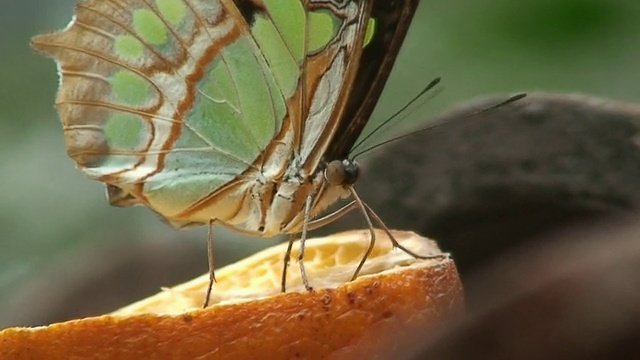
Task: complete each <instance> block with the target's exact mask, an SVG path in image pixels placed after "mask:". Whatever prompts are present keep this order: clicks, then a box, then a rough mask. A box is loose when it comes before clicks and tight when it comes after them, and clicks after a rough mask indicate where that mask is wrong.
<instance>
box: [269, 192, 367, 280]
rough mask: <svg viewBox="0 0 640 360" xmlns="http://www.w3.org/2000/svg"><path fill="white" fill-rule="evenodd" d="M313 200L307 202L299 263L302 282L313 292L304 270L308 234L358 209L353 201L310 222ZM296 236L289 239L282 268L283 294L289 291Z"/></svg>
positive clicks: (308, 198)
mask: <svg viewBox="0 0 640 360" xmlns="http://www.w3.org/2000/svg"><path fill="white" fill-rule="evenodd" d="M313 200H314V196H313V195H310V196H308V197H307V200H306V202H305V217H304V222H303V231H302V233H301V236H300V252H299V253H298V257H297V260H298V263H299V264H300V272H301V275H302V282H303V284H304V285H305V288H306V289H307V290H313V288H312V287H311V286H310V285H309V279H308V278H307V277H306V269H305V268H304V261H303V258H304V244H305V241H306V237H307V236H306V234H307V232H308V231H311V230H315V229H318V228H321V227H323V226H325V225H329V224H331V223H332V222H334V221H336V220H338V219H340V218H341V217H343V216H344V215H346V214H348V213H349V212H350V211H351V210H353V209H355V208H356V206H355V205H356V202H355V201H351V202H350V203H348V204H346V205H345V206H343V207H341V208H339V209H337V210H336V211H334V212H331V213H330V214H327V215H325V216H322V217H320V218H318V219H313V220H310V211H311V204H313ZM295 235H296V234H292V235H291V236H290V237H289V245H288V246H287V251H286V253H285V255H284V261H283V267H282V279H281V283H280V290H281V291H282V292H286V289H287V269H288V268H289V264H290V262H291V250H292V248H293V243H294V242H295V240H296V237H295Z"/></svg>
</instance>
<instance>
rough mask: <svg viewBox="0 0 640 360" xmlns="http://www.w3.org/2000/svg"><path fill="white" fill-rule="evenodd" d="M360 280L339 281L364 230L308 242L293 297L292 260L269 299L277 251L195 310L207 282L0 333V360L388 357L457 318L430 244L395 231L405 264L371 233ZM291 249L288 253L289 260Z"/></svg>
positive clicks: (231, 277)
mask: <svg viewBox="0 0 640 360" xmlns="http://www.w3.org/2000/svg"><path fill="white" fill-rule="evenodd" d="M376 234H377V243H376V247H375V249H374V251H373V253H372V254H371V256H370V257H369V259H368V260H367V262H366V263H365V266H364V267H363V269H362V272H361V275H360V276H359V277H358V279H356V280H354V281H349V279H350V277H351V275H352V273H353V271H354V270H355V267H356V265H357V263H358V261H359V260H360V258H361V256H362V254H363V253H364V251H365V250H366V247H367V245H368V231H349V232H344V233H339V234H334V235H331V236H328V237H324V238H316V239H310V240H308V241H307V249H306V253H305V254H306V256H305V260H304V261H305V266H306V268H307V273H308V276H309V280H310V282H311V285H312V286H314V288H315V289H316V290H315V291H313V292H307V291H305V290H304V288H303V287H302V284H301V279H300V274H299V271H297V266H296V264H295V262H292V265H291V268H290V271H289V274H290V276H288V284H287V289H288V290H287V291H288V292H287V293H280V273H281V270H282V256H283V254H284V251H285V249H286V244H279V245H276V246H274V247H271V248H269V249H266V250H264V251H262V252H259V253H257V254H255V255H252V256H250V257H248V258H246V259H244V260H241V261H239V262H237V263H235V264H232V265H229V266H227V267H224V268H222V269H219V270H218V271H217V272H216V275H217V279H218V282H217V283H216V284H215V285H214V290H213V296H212V301H211V304H212V305H211V306H210V307H208V308H206V309H202V308H200V306H201V303H202V300H203V297H204V293H205V290H206V286H207V283H208V275H203V276H202V277H199V278H196V279H194V280H191V281H189V282H187V283H184V284H182V285H178V286H175V287H173V288H170V289H164V290H163V291H162V292H160V293H159V294H157V295H154V296H152V297H149V298H147V299H144V300H141V301H139V302H137V303H134V304H131V305H129V306H126V307H124V308H122V309H119V310H117V311H115V312H113V313H111V314H108V315H103V316H98V317H89V318H84V319H80V320H72V321H67V322H63V323H57V324H52V325H49V326H43V327H35V328H8V329H5V330H3V331H1V332H0V358H1V359H45V358H46V359H76V358H98V359H100V358H104V359H155V358H171V359H256V358H269V359H291V358H306V359H327V358H330V359H352V358H372V357H380V356H384V354H392V351H394V350H397V349H398V348H399V347H402V346H405V345H406V342H407V339H409V338H413V335H415V333H416V331H418V330H419V331H420V332H421V336H428V334H429V332H430V331H435V330H436V329H437V328H438V327H441V326H443V324H444V323H446V322H448V321H451V320H452V319H454V318H457V317H459V316H460V315H461V314H462V313H463V303H464V302H463V291H462V285H461V282H460V279H459V277H458V274H457V271H456V268H455V265H454V263H453V261H452V260H451V259H450V258H449V257H448V256H446V254H442V253H441V252H440V250H439V249H438V247H437V245H435V243H434V242H432V241H430V240H427V239H425V238H422V237H420V236H418V235H416V234H415V233H412V232H401V231H394V232H393V234H394V237H395V238H396V239H397V240H398V241H399V242H400V243H401V244H402V245H403V246H405V247H407V248H408V249H410V250H412V251H415V252H416V253H419V254H424V255H441V256H439V257H435V258H431V259H415V258H413V257H411V256H410V255H408V254H406V253H405V252H403V251H401V250H399V249H394V248H393V247H392V246H391V242H390V241H389V240H388V239H387V238H386V236H385V234H384V232H381V231H378V232H377V233H376ZM296 253H297V248H296V247H295V246H294V251H293V258H295V255H296Z"/></svg>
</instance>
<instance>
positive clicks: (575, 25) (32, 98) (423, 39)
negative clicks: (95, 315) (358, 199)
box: [0, 0, 640, 325]
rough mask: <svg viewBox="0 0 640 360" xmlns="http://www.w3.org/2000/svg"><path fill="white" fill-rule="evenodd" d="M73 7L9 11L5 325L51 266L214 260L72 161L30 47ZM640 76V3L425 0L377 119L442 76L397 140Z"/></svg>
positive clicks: (2, 209)
mask: <svg viewBox="0 0 640 360" xmlns="http://www.w3.org/2000/svg"><path fill="white" fill-rule="evenodd" d="M73 4H74V1H73V0H56V1H43V0H39V1H37V0H22V1H16V0H13V1H8V2H7V1H5V2H4V3H3V4H2V5H0V7H1V9H2V11H0V31H1V34H2V36H0V49H2V50H0V51H1V52H2V56H0V147H1V148H0V149H1V151H2V154H3V155H4V156H2V157H0V228H1V229H2V250H0V325H1V324H2V319H3V314H7V313H8V312H10V311H11V309H10V308H8V305H7V304H9V302H10V300H11V298H12V296H13V294H15V293H19V292H20V289H21V288H22V287H25V286H26V285H27V284H29V283H30V282H32V281H36V280H37V279H38V278H39V277H40V276H41V275H42V274H43V273H45V272H47V271H49V270H48V269H51V268H53V267H52V266H53V265H52V264H55V263H74V262H81V261H82V260H83V259H82V258H81V257H79V256H78V255H77V254H79V252H78V250H77V249H79V248H84V247H87V246H89V245H88V244H92V243H101V242H106V243H118V242H121V243H124V242H142V241H150V242H154V241H182V242H184V243H185V244H193V243H197V244H198V246H202V248H203V253H202V257H203V260H204V259H205V253H204V248H205V239H206V231H205V229H199V230H193V231H189V232H177V231H173V230H171V229H170V228H169V227H167V226H166V225H164V224H162V223H161V222H160V221H158V220H157V219H156V218H155V216H154V215H153V214H151V213H150V212H149V211H146V210H145V209H141V208H134V209H116V208H111V207H109V205H108V204H107V202H106V201H105V199H104V194H103V188H102V186H101V184H98V183H96V182H93V181H90V180H88V179H86V178H85V177H84V176H83V175H82V174H81V173H80V172H78V171H76V170H75V169H74V165H73V162H72V161H71V160H70V159H68V158H67V156H66V153H65V148H64V144H63V138H62V130H61V127H60V125H59V122H58V121H57V117H56V114H55V111H54V109H53V102H54V96H55V91H56V86H57V83H58V80H57V75H56V72H55V66H54V63H53V62H52V61H51V60H48V59H45V58H44V57H42V56H39V55H37V54H35V53H34V52H33V51H32V50H31V49H30V48H29V39H30V37H31V36H33V35H36V34H38V33H42V32H48V31H53V30H55V29H59V28H61V27H63V26H64V25H65V24H66V23H67V22H68V21H69V19H70V17H71V14H72V12H73ZM638 65H640V3H639V2H638V1H637V0H609V1H602V0H520V1H511V0H485V1H474V0H448V1H445V0H431V1H428V0H423V1H422V4H421V7H420V9H419V10H418V14H417V15H416V17H415V19H414V23H413V26H412V28H411V31H410V34H409V36H408V38H407V40H406V41H405V45H404V48H403V50H402V53H401V55H400V58H399V59H398V62H397V66H396V68H395V70H394V72H393V74H392V77H391V79H390V81H389V83H388V86H387V88H386V89H385V92H384V94H383V97H382V98H381V100H380V102H379V107H378V109H376V112H375V114H374V116H373V119H374V120H375V121H380V120H383V119H385V118H387V117H388V116H390V115H391V114H393V112H394V111H395V110H397V109H398V108H400V107H401V106H402V105H403V104H404V103H406V101H407V100H409V99H410V98H412V97H413V96H414V95H415V94H417V93H418V92H419V91H420V90H421V89H422V88H423V87H424V86H425V85H426V84H427V83H428V82H429V81H430V80H432V79H433V78H435V77H437V76H441V77H442V78H443V86H442V87H441V88H440V89H439V90H438V91H436V92H435V93H434V95H433V96H431V99H430V100H429V101H428V102H426V104H424V105H421V106H416V107H414V108H413V109H412V113H411V116H410V117H409V118H408V119H405V120H403V121H402V123H401V124H396V125H395V126H394V131H401V130H402V129H406V128H408V127H410V126H415V124H416V123H418V122H421V121H424V120H425V119H428V118H429V117H430V116H432V115H433V114H434V113H436V112H439V111H441V110H443V109H445V108H447V107H449V106H451V105H453V104H455V103H457V102H459V101H462V100H467V99H470V98H473V97H476V96H480V95H487V94H494V93H513V92H519V91H532V90H545V91H557V92H580V93H588V94H593V95H598V96H603V97H609V98H614V99H618V100H625V101H630V102H638V101H639V100H640V92H638V90H637V89H638V84H640V71H639V70H638V69H637V67H638ZM383 133H385V134H384V136H388V132H386V131H383ZM377 139H378V140H379V139H380V136H378V137H377ZM398 161H401V159H398ZM362 181H373V179H371V178H369V179H366V178H365V179H363V180H362ZM365 200H366V199H365ZM221 237H223V238H224V237H225V236H221ZM234 241H235V242H233V243H230V242H227V243H225V242H224V241H219V242H218V244H219V247H220V249H221V250H220V251H219V253H221V255H223V256H226V257H229V258H231V257H238V256H241V254H244V253H246V252H250V251H253V249H255V246H260V245H263V244H264V243H265V242H264V241H260V240H255V239H251V240H246V241H245V240H242V241H238V240H235V239H234ZM185 246H186V245H185ZM190 246H191V245H190ZM238 249H239V250H238ZM234 251H235V253H234ZM237 251H241V252H237ZM203 263H204V262H203ZM205 270H206V268H204V267H203V272H204V271H205ZM107 290H108V289H106V290H105V291H107Z"/></svg>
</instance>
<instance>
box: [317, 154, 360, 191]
mask: <svg viewBox="0 0 640 360" xmlns="http://www.w3.org/2000/svg"><path fill="white" fill-rule="evenodd" d="M324 177H325V179H326V180H327V182H328V183H329V184H330V185H334V186H350V185H353V184H355V182H356V181H357V180H358V178H359V177H360V165H358V163H357V162H355V161H354V160H348V159H345V160H333V161H331V162H330V163H328V164H327V167H326V168H325V169H324Z"/></svg>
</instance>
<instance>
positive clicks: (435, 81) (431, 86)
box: [352, 77, 442, 150]
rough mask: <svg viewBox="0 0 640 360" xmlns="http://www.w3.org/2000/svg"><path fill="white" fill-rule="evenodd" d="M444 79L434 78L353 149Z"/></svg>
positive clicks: (355, 146)
mask: <svg viewBox="0 0 640 360" xmlns="http://www.w3.org/2000/svg"><path fill="white" fill-rule="evenodd" d="M441 80H442V79H441V78H439V77H437V78H435V79H433V80H431V82H430V83H429V84H428V85H427V86H425V87H424V89H422V91H420V92H419V93H418V95H416V96H414V97H413V99H411V100H410V101H409V102H408V103H406V104H405V105H404V106H403V107H401V108H400V109H398V111H396V112H395V113H394V114H393V115H391V117H390V118H388V119H387V120H385V121H383V122H382V123H380V124H379V125H378V126H376V127H375V129H373V130H372V131H371V132H370V133H368V134H367V136H365V137H364V138H363V139H361V140H360V141H358V142H357V143H356V144H355V145H354V146H353V148H352V149H353V150H355V149H357V148H358V147H359V146H360V145H362V144H363V143H364V142H365V141H367V140H368V139H369V138H371V137H372V136H373V135H374V134H375V133H377V132H378V131H380V130H381V129H382V128H383V127H385V126H387V125H388V124H389V123H390V122H391V121H393V119H395V118H397V117H398V116H399V115H400V114H402V113H403V112H404V111H405V110H407V108H408V107H409V106H411V105H413V104H414V103H415V102H416V101H418V99H420V98H422V97H423V96H424V94H426V93H428V92H429V91H431V90H432V89H433V88H435V87H436V86H437V85H438V84H439V83H440V81H441Z"/></svg>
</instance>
